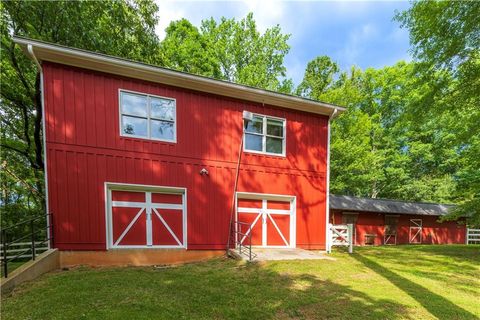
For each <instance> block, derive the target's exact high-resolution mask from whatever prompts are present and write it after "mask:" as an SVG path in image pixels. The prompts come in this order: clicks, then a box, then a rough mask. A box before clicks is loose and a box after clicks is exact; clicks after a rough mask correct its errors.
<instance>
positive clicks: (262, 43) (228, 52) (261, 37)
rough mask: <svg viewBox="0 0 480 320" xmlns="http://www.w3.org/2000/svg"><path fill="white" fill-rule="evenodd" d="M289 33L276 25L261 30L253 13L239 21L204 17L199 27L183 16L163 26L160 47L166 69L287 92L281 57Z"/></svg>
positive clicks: (287, 86) (290, 84)
mask: <svg viewBox="0 0 480 320" xmlns="http://www.w3.org/2000/svg"><path fill="white" fill-rule="evenodd" d="M288 38H289V35H284V34H282V33H281V29H280V27H279V26H278V25H277V26H275V27H273V28H269V29H267V30H266V31H265V32H264V33H263V34H260V32H259V31H258V30H257V26H256V24H255V21H254V19H253V15H252V13H250V14H248V15H247V17H246V18H244V19H242V20H240V21H236V20H235V19H226V18H221V20H220V22H217V21H215V20H214V19H213V18H210V19H206V20H203V21H202V23H201V26H200V28H199V29H198V28H196V27H195V26H193V25H192V24H191V23H190V22H188V21H187V20H185V19H182V20H179V21H174V22H171V23H170V25H169V26H168V28H167V29H166V36H165V39H164V40H163V41H162V43H161V48H162V50H161V51H162V52H163V57H164V60H163V61H164V64H165V66H167V67H170V68H174V69H177V70H181V71H186V72H193V73H197V74H200V75H205V76H209V77H214V78H218V79H222V80H227V81H231V82H236V83H240V84H245V85H249V86H253V87H257V88H263V89H268V90H274V91H281V92H287V93H290V92H291V90H292V82H291V80H289V79H285V76H286V68H285V66H284V61H283V60H284V57H285V55H286V54H287V53H288V51H289V49H290V47H289V46H288V44H287V41H288Z"/></svg>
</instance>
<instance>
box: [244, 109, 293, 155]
mask: <svg viewBox="0 0 480 320" xmlns="http://www.w3.org/2000/svg"><path fill="white" fill-rule="evenodd" d="M285 122H286V121H285V119H281V118H275V117H269V116H263V115H258V114H256V115H254V116H253V121H249V122H248V123H247V128H246V129H245V137H244V138H245V140H244V150H245V151H250V152H256V153H264V154H271V155H280V156H285Z"/></svg>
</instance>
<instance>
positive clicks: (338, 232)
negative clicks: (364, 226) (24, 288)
mask: <svg viewBox="0 0 480 320" xmlns="http://www.w3.org/2000/svg"><path fill="white" fill-rule="evenodd" d="M352 235H353V224H336V225H334V224H331V223H330V224H329V225H328V228H327V242H328V243H327V252H328V253H330V252H332V247H333V246H345V247H348V253H352V252H353V237H352Z"/></svg>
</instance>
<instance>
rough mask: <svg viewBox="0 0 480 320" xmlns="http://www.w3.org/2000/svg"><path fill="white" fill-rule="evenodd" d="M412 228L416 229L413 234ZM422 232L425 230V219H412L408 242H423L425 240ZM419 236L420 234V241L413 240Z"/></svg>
mask: <svg viewBox="0 0 480 320" xmlns="http://www.w3.org/2000/svg"><path fill="white" fill-rule="evenodd" d="M412 223H413V224H414V225H413V226H412ZM412 229H413V230H416V232H415V234H414V235H413V236H412ZM422 232H423V219H410V226H409V229H408V238H409V241H408V242H409V243H411V244H421V243H422V242H423V237H422ZM417 236H419V238H420V241H419V242H413V241H412V240H413V239H415V238H416V237H417Z"/></svg>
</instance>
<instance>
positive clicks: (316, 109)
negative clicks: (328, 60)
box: [13, 36, 345, 117]
mask: <svg viewBox="0 0 480 320" xmlns="http://www.w3.org/2000/svg"><path fill="white" fill-rule="evenodd" d="M13 41H14V42H15V43H17V44H18V45H19V46H20V47H21V48H22V49H23V50H24V51H25V52H26V53H27V54H28V55H29V56H31V57H32V58H33V59H34V60H38V61H50V62H56V63H61V64H65V65H70V66H75V67H80V68H84V69H90V70H95V71H100V72H105V73H110V74H115V75H120V76H125V77H130V78H135V79H141V80H147V81H151V82H157V83H162V84H166V85H171V86H175V87H180V88H186V89H191V90H196V91H201V92H207V93H212V94H217V95H221V96H226V97H232V98H236V99H241V100H246V101H252V102H257V103H264V104H269V105H273V106H278V107H284V108H289V109H294V110H301V111H305V112H310V113H316V114H322V115H326V116H329V117H334V116H335V115H337V114H340V113H341V112H343V111H345V108H343V107H340V106H336V105H333V104H330V103H326V102H321V101H316V100H311V99H306V98H303V97H298V96H294V95H289V94H283V93H279V92H274V91H269V90H264V89H259V88H255V87H250V86H246V85H241V84H237V83H233V82H229V81H223V80H218V79H213V78H209V77H204V76H199V75H194V74H190V73H186V72H181V71H176V70H172V69H167V68H163V67H158V66H154V65H150V64H146V63H141V62H136V61H132V60H127V59H123V58H119V57H115V56H110V55H106V54H101V53H96V52H92V51H87V50H81V49H77V48H71V47H65V46H61V45H58V44H53V43H49V42H44V41H39V40H33V39H28V38H23V37H19V36H14V37H13Z"/></svg>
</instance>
